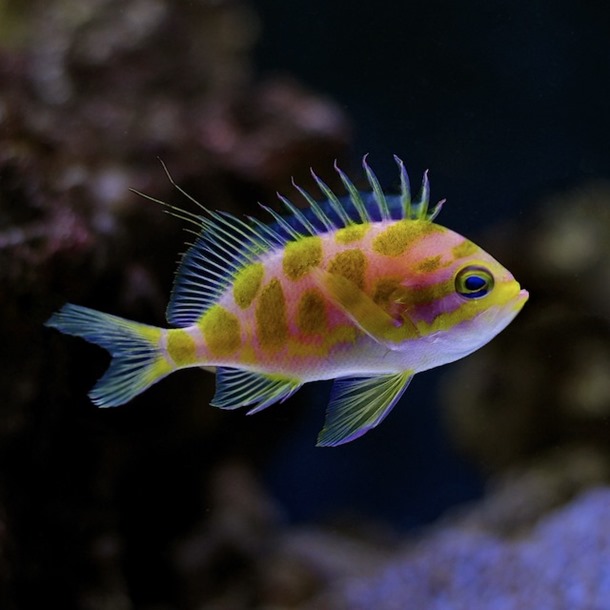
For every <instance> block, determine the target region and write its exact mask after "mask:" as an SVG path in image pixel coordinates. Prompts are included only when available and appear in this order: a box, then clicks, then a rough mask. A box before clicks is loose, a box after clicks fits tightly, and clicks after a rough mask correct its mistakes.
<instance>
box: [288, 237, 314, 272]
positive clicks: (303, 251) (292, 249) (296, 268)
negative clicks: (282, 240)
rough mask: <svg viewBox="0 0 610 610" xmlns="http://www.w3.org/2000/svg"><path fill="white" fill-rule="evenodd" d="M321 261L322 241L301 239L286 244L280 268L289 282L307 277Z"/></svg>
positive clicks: (311, 238) (310, 238)
mask: <svg viewBox="0 0 610 610" xmlns="http://www.w3.org/2000/svg"><path fill="white" fill-rule="evenodd" d="M321 261H322V240H321V239H320V238H319V237H314V236H312V237H303V238H302V239H298V240H296V241H291V242H288V243H287V244H286V247H285V249H284V258H283V259H282V267H283V269H284V273H285V274H286V275H287V276H288V277H289V278H290V279H291V280H298V279H300V278H302V277H303V276H304V275H307V273H309V271H310V270H311V269H312V268H313V267H317V266H318V265H319V264H320V262H321Z"/></svg>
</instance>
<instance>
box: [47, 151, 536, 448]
mask: <svg viewBox="0 0 610 610" xmlns="http://www.w3.org/2000/svg"><path fill="white" fill-rule="evenodd" d="M395 161H396V163H397V165H398V168H399V176H400V189H401V190H400V194H398V195H387V194H386V193H385V192H384V191H383V190H382V188H381V185H380V183H379V181H378V180H377V178H376V176H375V174H374V173H373V171H372V170H371V168H370V166H369V165H368V162H367V159H366V157H365V158H364V159H363V169H364V172H365V175H366V177H367V180H368V182H369V185H370V188H371V191H370V192H368V193H363V192H360V191H358V190H357V189H356V187H355V186H354V184H353V182H352V181H351V180H350V179H349V178H348V177H347V175H346V174H345V173H344V172H342V171H341V170H340V169H339V167H338V166H337V165H336V164H335V169H336V171H337V173H338V175H339V178H340V179H341V181H342V183H343V185H344V187H345V189H346V192H347V197H344V198H340V197H338V196H337V195H335V193H333V192H332V191H331V190H330V188H329V187H328V186H327V185H326V184H325V183H324V182H322V181H321V180H320V179H319V178H318V177H317V176H316V174H315V173H313V172H312V175H313V177H314V180H315V181H316V183H317V185H318V187H319V189H320V192H321V193H322V195H323V196H324V198H325V199H324V201H322V202H318V201H316V200H315V199H314V198H313V197H312V196H311V195H310V194H309V193H307V192H306V191H304V190H303V189H302V188H300V187H298V186H296V185H295V187H296V190H297V191H298V193H299V194H300V195H301V196H302V197H303V198H304V200H305V202H306V203H307V204H308V208H307V209H304V210H302V209H300V208H299V207H297V206H295V205H294V204H293V203H292V202H291V201H290V200H288V199H287V198H285V197H284V196H281V195H280V196H279V199H280V201H281V202H282V204H283V205H284V207H285V208H286V211H287V212H288V215H287V216H282V215H280V214H278V213H277V212H276V211H274V210H272V209H270V208H268V207H266V206H262V207H263V209H264V210H265V211H266V212H267V213H269V214H270V216H271V218H272V220H271V223H269V224H265V223H263V222H262V221H261V220H259V219H257V218H250V217H248V218H245V219H243V218H239V217H236V216H233V215H232V214H229V213H227V212H217V211H212V210H208V209H207V208H205V207H204V206H202V205H201V204H199V203H198V202H196V201H195V200H193V199H192V198H190V197H189V196H188V195H187V194H186V193H184V191H182V190H181V189H180V188H179V187H177V188H178V190H179V191H180V192H181V193H182V194H184V195H186V196H187V197H189V199H191V201H193V202H194V203H195V204H196V205H197V206H198V212H197V213H194V212H191V211H187V210H184V209H180V208H177V207H175V206H172V205H170V204H166V203H164V202H159V203H162V204H163V205H165V206H166V207H167V208H168V209H169V211H170V212H171V213H173V214H174V215H176V216H178V217H180V218H182V219H184V220H186V221H187V222H188V223H190V225H191V226H192V227H194V231H193V232H194V233H195V236H196V238H195V240H194V242H193V243H192V244H191V245H190V248H189V249H188V250H187V252H186V253H185V254H184V255H183V256H182V260H181V263H180V266H179V268H178V271H177V273H176V279H175V283H174V288H173V290H172V294H171V297H170V303H169V305H168V310H167V318H168V321H169V322H170V324H172V325H173V326H175V327H176V328H167V329H160V328H156V327H152V326H147V325H144V324H139V323H137V322H132V321H129V320H124V319H122V318H119V317H117V316H112V315H110V314H105V313H102V312H98V311H95V310H92V309H88V308H85V307H81V306H78V305H72V304H67V305H65V306H64V307H63V308H62V309H60V310H59V311H58V312H57V313H55V314H54V315H53V316H51V318H50V319H49V320H48V322H47V325H48V326H50V327H54V328H57V329H58V330H60V331H62V332H64V333H67V334H71V335H75V336H80V337H83V338H85V339H86V340H88V341H91V342H92V343H96V344H98V345H100V346H102V347H104V348H106V349H107V350H108V351H109V352H110V354H111V356H112V361H111V363H110V367H109V368H108V370H107V371H106V373H105V374H104V376H103V377H102V378H101V379H100V380H99V381H98V383H97V384H96V385H95V387H94V388H93V390H92V391H91V392H90V397H91V399H92V400H93V402H94V403H95V404H97V405H99V406H102V407H106V406H117V405H120V404H124V403H125V402H128V401H129V400H131V398H133V397H134V396H136V395H137V394H139V393H141V392H143V391H144V390H145V389H146V388H148V387H149V386H150V385H152V384H153V383H156V382H157V381H159V380H160V379H162V378H163V377H165V376H166V375H168V374H170V373H172V372H174V371H176V370H179V369H182V368H189V367H202V368H206V369H212V370H213V369H215V371H216V393H215V395H214V398H213V400H212V403H211V404H212V405H214V406H217V407H220V408H224V409H234V408H238V407H249V411H248V412H249V413H253V412H257V411H260V410H261V409H264V408H266V407H268V406H270V405H272V404H274V403H276V402H280V401H283V400H286V399H287V398H288V397H289V396H291V395H292V394H293V393H294V392H295V391H297V390H298V389H299V388H300V387H301V385H302V384H303V383H307V382H311V381H317V380H322V379H334V380H335V382H334V384H333V388H332V390H331V396H330V401H329V405H328V409H327V415H326V421H325V425H324V427H323V429H322V431H321V433H320V435H319V437H318V445H321V446H335V445H340V444H343V443H346V442H348V441H351V440H353V439H355V438H357V437H359V436H361V435H362V434H364V433H366V432H367V431H368V430H370V429H371V428H374V427H376V426H377V425H378V424H379V423H380V422H381V421H382V420H383V419H385V417H386V416H387V415H388V413H389V412H390V411H391V409H392V408H393V407H394V405H395V404H396V403H397V402H398V400H399V399H400V397H401V396H402V394H403V393H404V392H405V390H406V388H407V386H408V385H409V383H410V382H411V380H412V378H413V376H414V375H415V374H416V373H419V372H422V371H425V370H428V369H430V368H434V367H437V366H441V365H443V364H447V363H449V362H452V361H454V360H457V359H459V358H462V357H464V356H466V355H468V354H470V353H472V352H473V351H475V350H477V349H479V348H480V347H481V346H483V345H484V344H485V343H487V342H488V341H489V340H491V339H492V338H493V337H494V336H495V335H496V334H497V333H499V332H500V331H501V330H502V329H503V328H505V327H506V326H507V325H508V324H509V323H510V322H511V321H512V319H513V318H514V317H515V316H516V315H517V313H518V312H519V311H520V309H521V308H522V307H523V305H524V303H525V302H526V300H527V298H528V293H527V291H525V290H522V289H521V287H520V286H519V284H518V282H517V281H516V280H515V279H514V278H513V276H512V275H511V274H510V272H509V271H508V270H506V269H505V268H504V267H502V265H501V264H500V263H498V262H497V261H496V260H495V259H494V258H493V257H492V256H490V255H489V254H487V253H486V252H485V251H483V250H482V249H481V248H479V247H478V246H477V245H476V244H474V243H473V242H471V241H469V240H468V239H466V238H465V237H463V236H461V235H459V234H457V233H455V232H453V231H451V230H450V229H447V228H446V227H443V226H441V225H439V224H437V223H435V222H434V220H435V217H436V216H437V214H438V213H439V212H440V209H441V207H442V204H443V202H444V200H443V201H440V202H439V203H438V204H436V205H435V206H433V207H432V208H430V206H429V193H430V186H429V182H428V176H427V172H426V173H425V174H424V178H423V181H422V187H421V192H420V197H419V198H418V199H417V200H412V198H411V192H410V186H409V179H408V176H407V173H406V170H405V167H404V164H403V163H402V161H401V160H400V159H399V158H398V157H395ZM170 180H171V178H170ZM144 196H145V197H147V196H146V195H144ZM148 198H149V199H152V198H151V197H148ZM153 200H154V199H153ZM154 201H157V200H154Z"/></svg>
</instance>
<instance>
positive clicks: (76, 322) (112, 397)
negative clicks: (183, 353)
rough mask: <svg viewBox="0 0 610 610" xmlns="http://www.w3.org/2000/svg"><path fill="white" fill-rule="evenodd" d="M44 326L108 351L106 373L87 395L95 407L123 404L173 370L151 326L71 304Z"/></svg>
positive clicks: (158, 334)
mask: <svg viewBox="0 0 610 610" xmlns="http://www.w3.org/2000/svg"><path fill="white" fill-rule="evenodd" d="M45 325H46V326H49V327H51V328H56V329H57V330H59V331H61V332H62V333H65V334H68V335H74V336H75V337H82V338H83V339H86V340H87V341H89V342H91V343H95V344H96V345H99V346H100V347H103V348H105V349H107V350H108V351H109V352H110V354H111V356H112V361H111V363H110V366H109V367H108V370H107V371H106V372H105V373H104V375H103V376H102V377H101V378H100V379H99V381H98V382H97V383H96V385H95V386H94V387H93V389H92V390H91V391H90V392H89V397H90V398H91V400H92V402H93V403H94V404H96V405H97V406H98V407H115V406H118V405H122V404H125V403H126V402H129V401H130V400H131V399H132V398H133V397H134V396H136V395H137V394H140V393H141V392H143V391H144V390H146V389H147V388H148V387H150V386H151V385H153V384H154V383H156V382H157V381H159V380H161V379H162V378H163V377H165V376H166V375H168V374H169V373H171V372H172V370H173V369H172V367H171V366H170V365H169V363H168V362H167V361H166V360H165V358H163V356H162V355H161V352H160V350H159V347H158V344H157V343H156V342H155V338H156V337H158V336H160V330H159V329H157V328H155V327H154V326H148V325H146V324H139V323H137V322H131V321H130V320H126V319H124V318H120V317H118V316H113V315H110V314H107V313H102V312H101V311H96V310H94V309H89V308H88V307H81V306H80V305H72V304H71V303H67V304H66V305H64V306H63V307H62V308H61V309H60V310H59V311H58V312H56V313H54V314H53V315H52V316H51V317H50V318H49V319H48V320H47V322H46V323H45Z"/></svg>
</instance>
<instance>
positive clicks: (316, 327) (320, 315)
mask: <svg viewBox="0 0 610 610" xmlns="http://www.w3.org/2000/svg"><path fill="white" fill-rule="evenodd" d="M297 326H298V327H299V330H301V331H302V332H304V333H306V334H308V335H314V334H321V333H324V332H325V331H326V326H327V319H326V305H325V303H324V298H323V297H322V295H321V294H320V293H319V292H318V291H316V290H308V291H307V292H305V293H304V294H303V296H302V297H301V300H300V301H299V307H298V311H297Z"/></svg>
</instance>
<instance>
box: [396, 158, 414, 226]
mask: <svg viewBox="0 0 610 610" xmlns="http://www.w3.org/2000/svg"><path fill="white" fill-rule="evenodd" d="M394 161H396V164H397V165H398V171H399V172H400V203H401V206H402V215H403V218H411V182H410V180H409V174H408V173H407V170H406V168H405V164H404V163H403V162H402V159H401V158H400V157H398V156H397V155H394Z"/></svg>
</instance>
